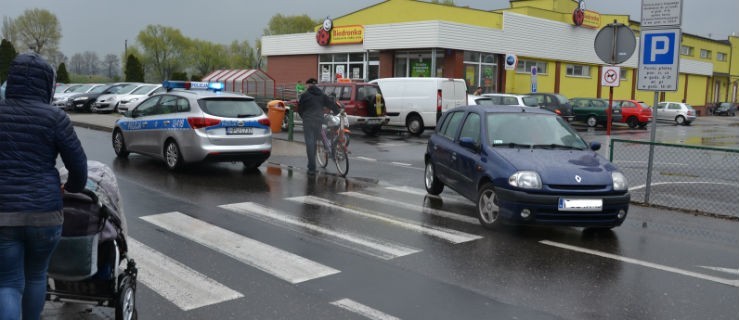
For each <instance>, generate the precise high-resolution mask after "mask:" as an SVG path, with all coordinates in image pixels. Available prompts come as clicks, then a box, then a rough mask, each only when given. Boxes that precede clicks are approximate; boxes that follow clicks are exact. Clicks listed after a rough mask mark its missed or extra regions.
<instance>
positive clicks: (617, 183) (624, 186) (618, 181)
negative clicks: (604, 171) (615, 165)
mask: <svg viewBox="0 0 739 320" xmlns="http://www.w3.org/2000/svg"><path fill="white" fill-rule="evenodd" d="M611 177H613V190H616V191H625V190H628V189H629V183H628V182H627V181H626V176H625V175H624V174H623V173H621V172H617V171H614V172H612V173H611Z"/></svg>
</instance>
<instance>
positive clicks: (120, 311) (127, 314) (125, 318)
mask: <svg viewBox="0 0 739 320" xmlns="http://www.w3.org/2000/svg"><path fill="white" fill-rule="evenodd" d="M119 289H120V290H118V299H117V301H116V305H115V320H137V319H138V314H137V312H136V287H135V284H134V283H132V279H131V277H129V276H124V277H123V280H122V281H121V285H120V288H119Z"/></svg>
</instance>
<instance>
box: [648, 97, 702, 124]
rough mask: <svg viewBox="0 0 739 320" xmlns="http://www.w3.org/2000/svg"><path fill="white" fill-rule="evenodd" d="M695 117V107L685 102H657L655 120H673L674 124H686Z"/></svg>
mask: <svg viewBox="0 0 739 320" xmlns="http://www.w3.org/2000/svg"><path fill="white" fill-rule="evenodd" d="M695 119H696V112H695V109H693V107H692V106H691V105H689V104H687V103H682V102H660V103H659V104H657V120H665V121H675V123H676V124H681V125H686V126H687V125H690V123H691V122H693V121H695Z"/></svg>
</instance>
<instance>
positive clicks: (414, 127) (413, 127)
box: [405, 114, 424, 136]
mask: <svg viewBox="0 0 739 320" xmlns="http://www.w3.org/2000/svg"><path fill="white" fill-rule="evenodd" d="M405 127H406V128H407V129H408V132H410V134H412V135H414V136H420V135H421V134H422V133H423V129H424V127H423V119H421V116H419V115H417V114H412V115H410V116H408V118H407V119H406V120H405Z"/></svg>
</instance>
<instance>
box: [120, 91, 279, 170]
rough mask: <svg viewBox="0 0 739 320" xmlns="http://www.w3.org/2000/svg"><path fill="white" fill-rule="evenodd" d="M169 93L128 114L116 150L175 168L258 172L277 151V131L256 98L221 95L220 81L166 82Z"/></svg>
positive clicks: (224, 93)
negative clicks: (236, 166)
mask: <svg viewBox="0 0 739 320" xmlns="http://www.w3.org/2000/svg"><path fill="white" fill-rule="evenodd" d="M162 86H163V87H164V88H166V89H167V92H165V93H161V94H157V95H154V96H151V97H149V98H147V99H146V100H144V101H142V102H141V103H139V104H138V105H137V106H136V108H134V109H133V110H130V111H127V112H126V113H125V114H124V116H123V117H122V118H121V119H119V120H118V121H117V122H116V125H115V128H114V129H113V139H112V140H113V150H114V151H115V153H116V155H117V156H118V157H119V158H126V157H128V155H129V154H130V153H137V154H141V155H146V156H151V157H155V158H158V159H161V160H164V162H165V163H166V165H167V168H169V169H171V170H175V169H180V168H182V167H183V166H184V165H186V164H187V163H192V162H204V161H241V162H243V163H244V165H245V166H246V167H247V169H256V168H257V167H259V166H260V165H261V164H262V163H263V162H264V161H266V160H267V159H268V158H269V156H270V154H271V152H272V132H271V130H270V123H269V119H268V118H267V116H266V115H265V114H264V111H262V109H261V108H260V107H259V106H258V105H257V103H256V102H255V101H254V98H252V97H249V96H245V95H242V94H237V93H227V92H222V91H221V90H222V89H223V83H220V82H194V81H193V82H191V81H164V82H163V83H162Z"/></svg>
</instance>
